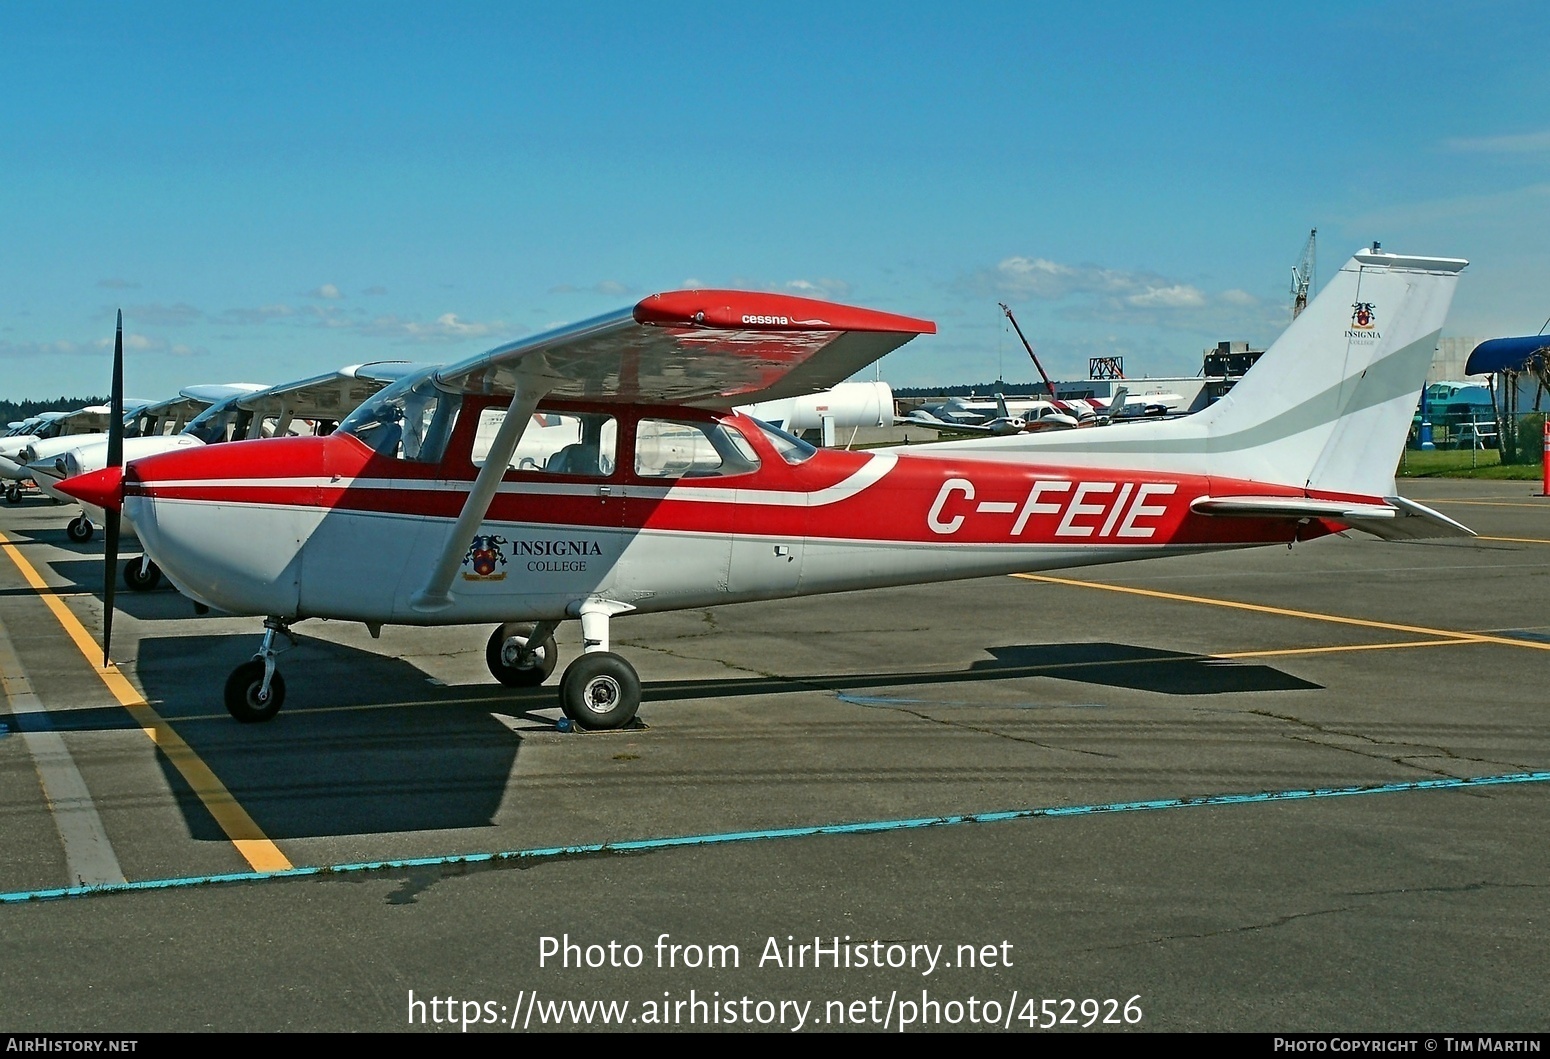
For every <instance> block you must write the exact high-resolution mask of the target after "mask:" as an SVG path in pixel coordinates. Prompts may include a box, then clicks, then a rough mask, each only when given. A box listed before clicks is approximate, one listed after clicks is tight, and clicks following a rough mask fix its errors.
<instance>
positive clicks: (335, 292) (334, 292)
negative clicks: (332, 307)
mask: <svg viewBox="0 0 1550 1059" xmlns="http://www.w3.org/2000/svg"><path fill="white" fill-rule="evenodd" d="M307 297H309V298H323V299H325V300H327V301H338V300H339V299H340V298H343V297H344V295H343V294H340V293H339V288H338V287H336V286H334V285H333V284H332V283H325V284H323V285H322V286H321V287H319V288H317V289H316V290H314V291H310V292H308V294H307Z"/></svg>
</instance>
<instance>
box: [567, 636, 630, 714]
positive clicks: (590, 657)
mask: <svg viewBox="0 0 1550 1059" xmlns="http://www.w3.org/2000/svg"><path fill="white" fill-rule="evenodd" d="M560 708H561V709H563V710H564V711H565V716H567V717H569V718H570V719H571V720H573V721H575V722H576V723H577V724H578V725H580V726H581V727H583V728H592V729H610V728H623V727H624V726H625V725H627V724H629V723H630V721H631V720H633V719H634V717H635V711H636V710H638V709H640V677H639V676H638V675H637V674H636V672H635V667H634V666H632V665H630V663H629V662H627V661H626V660H625V659H624V658H622V657H620V656H619V655H616V654H614V653H613V652H612V651H594V652H591V653H589V654H584V655H582V656H581V657H580V658H578V659H576V660H575V661H574V662H572V663H571V664H570V666H569V667H568V668H567V669H566V670H565V676H564V677H563V678H562V679H561V681H560Z"/></svg>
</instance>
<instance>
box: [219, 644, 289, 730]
mask: <svg viewBox="0 0 1550 1059" xmlns="http://www.w3.org/2000/svg"><path fill="white" fill-rule="evenodd" d="M263 686H264V660H263V659H262V658H255V659H253V660H251V661H248V662H244V663H242V664H241V665H240V666H238V667H237V668H236V669H233V670H232V671H231V676H229V677H227V678H226V712H227V713H229V714H231V715H232V716H233V717H235V718H236V719H237V720H239V721H241V722H243V723H244V724H253V723H255V722H258V721H267V720H269V719H270V718H271V717H273V716H274V715H275V714H277V713H279V712H280V707H281V706H283V705H285V679H284V678H283V677H281V676H280V674H279V672H278V671H276V672H275V675H274V678H273V679H272V680H270V681H269V694H268V696H267V697H266V698H260V697H259V689H260V688H262V687H263Z"/></svg>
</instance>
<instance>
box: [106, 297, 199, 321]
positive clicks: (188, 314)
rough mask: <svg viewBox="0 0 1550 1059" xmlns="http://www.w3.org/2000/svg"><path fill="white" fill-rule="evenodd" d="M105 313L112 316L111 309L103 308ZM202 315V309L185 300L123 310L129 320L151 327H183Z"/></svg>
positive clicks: (130, 307)
mask: <svg viewBox="0 0 1550 1059" xmlns="http://www.w3.org/2000/svg"><path fill="white" fill-rule="evenodd" d="M105 313H106V315H107V316H112V315H113V310H111V309H108V310H105ZM204 315H205V314H204V310H202V309H196V308H194V306H192V305H189V304H188V303H187V302H178V303H177V304H176V305H162V304H159V303H157V304H152V305H131V306H129V307H127V308H126V309H125V310H124V316H125V317H127V318H128V319H129V320H132V321H133V322H135V323H137V324H148V325H150V326H151V327H184V326H186V325H188V324H191V323H194V322H196V321H198V320H203V319H204Z"/></svg>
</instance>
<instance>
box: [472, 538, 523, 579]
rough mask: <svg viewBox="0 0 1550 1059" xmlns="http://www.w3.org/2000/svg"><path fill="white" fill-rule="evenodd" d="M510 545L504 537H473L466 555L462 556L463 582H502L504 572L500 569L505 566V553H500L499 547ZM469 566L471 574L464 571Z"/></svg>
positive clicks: (504, 575)
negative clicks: (471, 568)
mask: <svg viewBox="0 0 1550 1059" xmlns="http://www.w3.org/2000/svg"><path fill="white" fill-rule="evenodd" d="M510 543H511V542H510V541H508V540H507V539H506V538H505V537H475V538H474V540H473V543H472V544H470V545H469V546H468V554H466V555H464V556H463V566H464V567H465V569H464V570H463V580H465V581H504V580H505V579H506V571H504V570H502V569H501V567H503V566H505V565H506V553H505V552H503V551H501V545H503V544H510ZM470 566H472V567H473V571H472V572H470V571H469V570H468V569H466V568H467V567H470Z"/></svg>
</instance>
